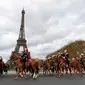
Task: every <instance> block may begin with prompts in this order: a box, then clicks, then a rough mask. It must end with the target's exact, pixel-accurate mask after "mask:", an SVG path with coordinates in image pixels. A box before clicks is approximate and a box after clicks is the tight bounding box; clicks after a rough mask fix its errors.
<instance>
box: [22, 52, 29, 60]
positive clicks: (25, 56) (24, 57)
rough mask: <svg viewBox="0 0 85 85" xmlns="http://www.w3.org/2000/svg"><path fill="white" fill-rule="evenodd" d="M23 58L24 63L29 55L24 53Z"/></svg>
mask: <svg viewBox="0 0 85 85" xmlns="http://www.w3.org/2000/svg"><path fill="white" fill-rule="evenodd" d="M22 57H23V61H24V62H26V61H27V60H28V54H27V53H24V54H23V56H22Z"/></svg>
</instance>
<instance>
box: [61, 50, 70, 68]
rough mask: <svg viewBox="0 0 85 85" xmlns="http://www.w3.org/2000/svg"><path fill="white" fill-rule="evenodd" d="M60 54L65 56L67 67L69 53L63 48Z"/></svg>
mask: <svg viewBox="0 0 85 85" xmlns="http://www.w3.org/2000/svg"><path fill="white" fill-rule="evenodd" d="M62 56H63V57H65V58H66V64H67V67H69V64H70V60H69V53H68V51H67V49H65V50H64V52H63V54H62Z"/></svg>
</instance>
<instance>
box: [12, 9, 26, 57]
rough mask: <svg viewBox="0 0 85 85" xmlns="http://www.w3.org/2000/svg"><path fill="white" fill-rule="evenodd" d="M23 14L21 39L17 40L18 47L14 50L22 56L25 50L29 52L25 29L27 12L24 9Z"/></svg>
mask: <svg viewBox="0 0 85 85" xmlns="http://www.w3.org/2000/svg"><path fill="white" fill-rule="evenodd" d="M21 14H22V17H21V26H20V32H19V38H18V40H17V44H16V47H15V50H14V52H15V53H16V54H18V55H20V56H21V55H22V53H23V51H24V50H25V48H26V49H27V50H28V48H27V44H26V42H27V41H26V39H25V28H24V15H25V10H24V9H23V10H22V12H21Z"/></svg>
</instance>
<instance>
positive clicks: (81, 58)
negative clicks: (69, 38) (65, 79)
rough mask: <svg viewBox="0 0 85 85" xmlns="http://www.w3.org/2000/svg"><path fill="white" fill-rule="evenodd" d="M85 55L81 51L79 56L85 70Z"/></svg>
mask: <svg viewBox="0 0 85 85" xmlns="http://www.w3.org/2000/svg"><path fill="white" fill-rule="evenodd" d="M83 56H84V54H83V53H81V54H80V57H79V59H80V61H81V64H82V65H83V68H84V70H85V65H84V58H83Z"/></svg>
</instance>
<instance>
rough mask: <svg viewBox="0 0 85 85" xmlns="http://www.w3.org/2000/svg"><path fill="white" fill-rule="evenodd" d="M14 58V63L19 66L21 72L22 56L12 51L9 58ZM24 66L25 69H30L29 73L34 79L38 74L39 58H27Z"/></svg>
mask: <svg viewBox="0 0 85 85" xmlns="http://www.w3.org/2000/svg"><path fill="white" fill-rule="evenodd" d="M13 58H14V59H15V60H16V65H17V69H18V68H20V69H21V72H22V74H23V71H24V70H23V64H22V62H21V61H22V57H21V56H18V55H17V54H16V53H12V55H11V59H13ZM25 68H26V70H28V71H30V73H32V74H33V75H32V76H33V79H36V78H37V77H38V75H39V70H40V60H39V59H34V58H31V59H29V60H28V61H27V62H26V63H25Z"/></svg>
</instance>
